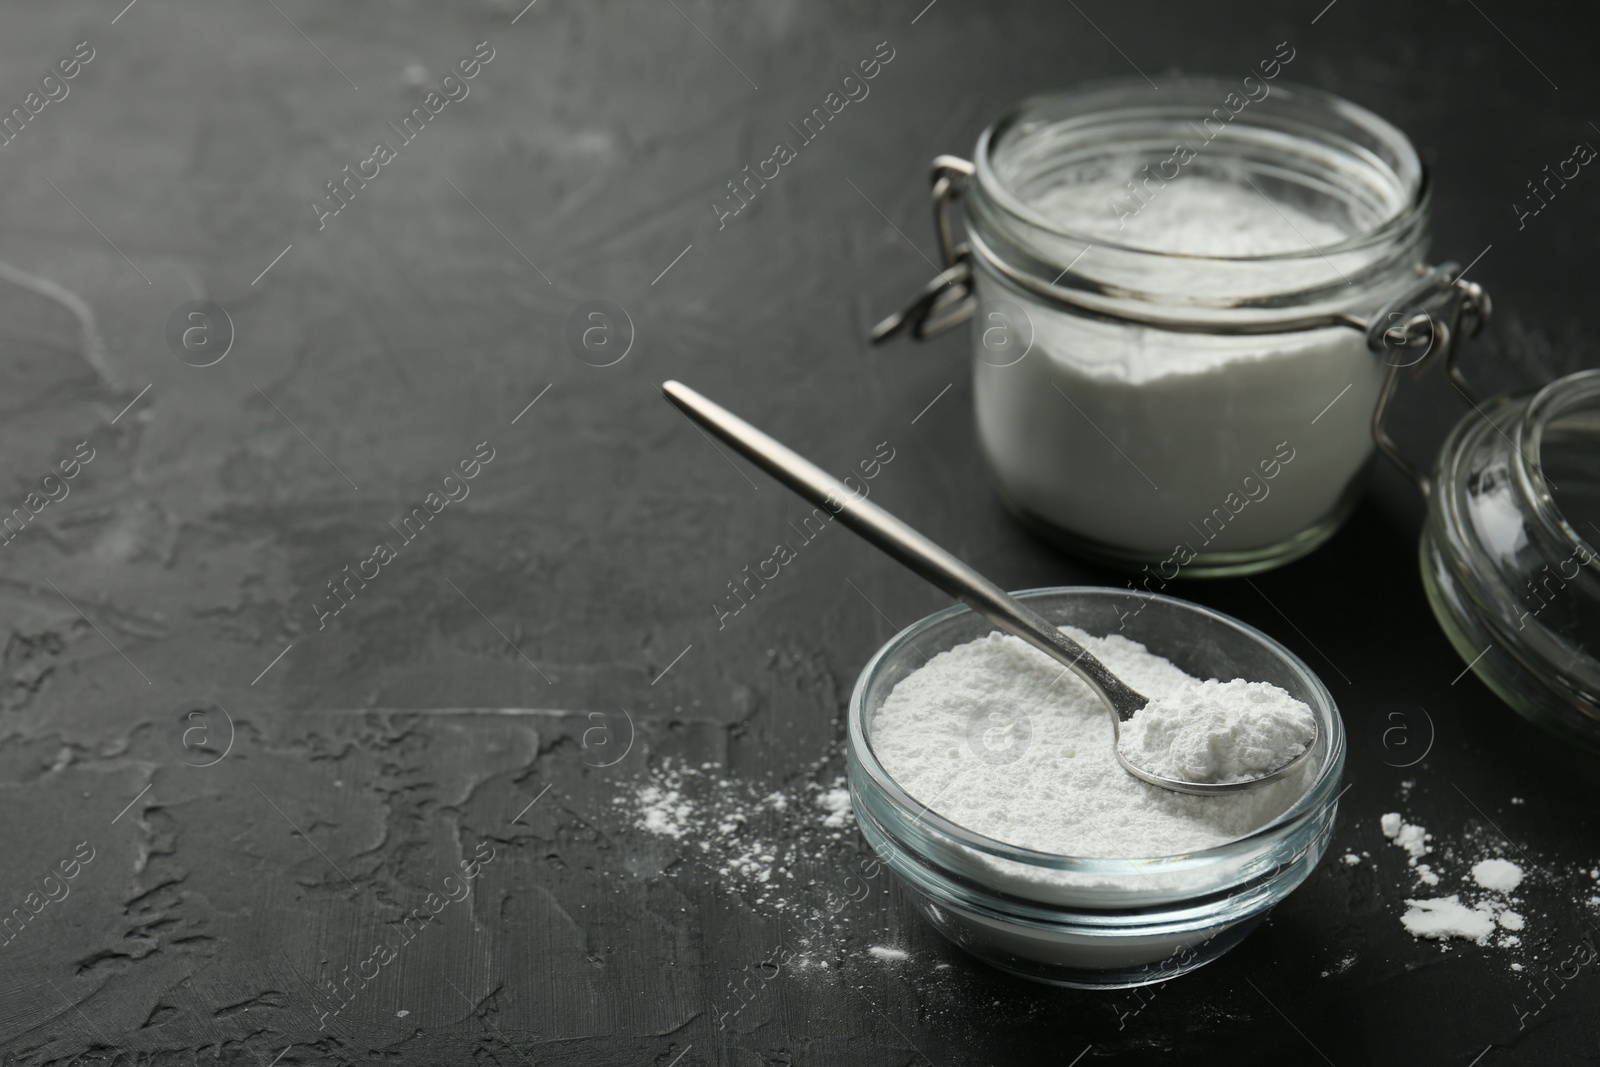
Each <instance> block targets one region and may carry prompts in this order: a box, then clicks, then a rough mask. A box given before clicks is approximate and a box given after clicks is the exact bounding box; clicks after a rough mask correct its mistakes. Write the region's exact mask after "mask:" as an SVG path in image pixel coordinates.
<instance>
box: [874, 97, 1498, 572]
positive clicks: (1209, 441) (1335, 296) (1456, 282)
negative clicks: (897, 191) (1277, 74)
mask: <svg viewBox="0 0 1600 1067" xmlns="http://www.w3.org/2000/svg"><path fill="white" fill-rule="evenodd" d="M1252 81H1254V82H1255V91H1254V92H1251V93H1250V94H1249V96H1248V98H1247V97H1246V96H1241V94H1240V93H1239V92H1238V90H1239V88H1240V86H1239V85H1237V84H1234V83H1230V82H1226V81H1222V80H1217V79H1210V78H1189V79H1177V80H1174V81H1171V82H1169V83H1168V84H1167V85H1165V86H1163V88H1162V90H1161V92H1160V93H1159V94H1157V93H1155V92H1154V90H1152V89H1151V88H1150V86H1148V85H1147V84H1146V83H1144V82H1143V81H1140V80H1117V81H1112V82H1106V83H1096V84H1091V85H1087V86H1083V87H1079V88H1074V89H1071V90H1067V91H1065V92H1060V93H1054V94H1050V95H1046V96H1040V97H1035V98H1032V99H1030V100H1026V101H1024V102H1022V103H1021V104H1019V105H1017V106H1015V107H1014V108H1012V109H1011V110H1010V111H1008V112H1007V113H1006V114H1005V115H1003V116H1002V117H1001V118H1000V119H999V120H998V121H997V122H996V123H995V124H994V125H993V126H991V127H990V128H989V129H988V130H986V131H985V132H984V133H983V135H982V137H980V138H979V141H978V146H977V153H976V162H968V161H966V160H963V159H959V158H956V157H953V156H941V157H939V158H938V159H937V160H936V161H935V163H934V168H933V202H934V230H935V233H936V234H937V237H938V242H939V248H940V252H941V254H942V255H943V257H944V263H945V269H944V270H943V271H942V272H941V273H940V274H939V276H938V277H936V278H935V279H933V281H931V282H930V283H929V284H928V285H927V286H926V287H925V288H924V289H923V291H922V292H921V293H920V294H919V295H918V296H917V298H916V299H915V300H913V301H912V302H911V303H910V304H909V305H908V306H907V307H906V308H905V310H903V311H901V312H899V313H897V314H895V315H892V316H890V317H889V318H887V319H885V320H884V321H883V322H881V323H880V324H879V325H878V326H877V328H876V329H875V330H874V331H873V334H872V337H873V340H874V341H883V340H886V339H888V338H889V337H892V336H894V335H895V334H897V333H899V332H900V331H902V330H907V331H909V332H910V333H911V334H912V336H914V337H918V338H925V337H931V336H933V335H935V334H937V333H940V332H942V331H944V330H946V329H949V328H950V327H951V326H954V325H956V324H957V323H959V322H962V321H965V320H967V319H968V318H971V319H972V320H973V353H974V357H975V358H974V361H973V374H974V383H973V392H974V400H975V404H976V409H977V425H978V436H979V440H980V442H981V444H982V447H983V451H984V454H985V456H986V458H987V459H988V462H989V465H990V468H991V470H992V471H993V473H994V475H995V478H996V481H997V483H998V486H999V490H1000V493H1001V496H1002V497H1003V499H1004V500H1005V501H1006V503H1007V505H1008V507H1010V509H1011V510H1012V511H1013V512H1014V513H1015V514H1017V515H1018V516H1019V517H1020V518H1021V519H1022V520H1023V521H1024V522H1026V523H1028V524H1029V525H1030V526H1032V527H1033V528H1035V529H1036V530H1039V531H1041V532H1042V533H1044V534H1045V535H1046V536H1048V537H1050V538H1052V539H1054V540H1056V541H1058V542H1060V543H1062V544H1063V545H1065V546H1066V547H1068V548H1070V549H1071V550H1073V551H1075V552H1077V553H1079V554H1082V555H1085V556H1088V557H1090V558H1093V559H1096V560H1099V561H1101V562H1105V563H1110V564H1113V565H1117V566H1121V567H1124V568H1128V569H1133V570H1140V569H1143V570H1144V571H1145V572H1147V573H1148V574H1150V575H1152V576H1159V577H1160V578H1161V579H1162V580H1163V581H1165V580H1168V579H1171V578H1174V577H1177V576H1178V575H1180V574H1181V575H1183V576H1185V577H1200V576H1206V575H1227V574H1245V573H1251V572H1254V571H1260V570H1265V569H1267V568H1270V567H1274V566H1277V565H1279V564H1282V563H1285V562H1287V561H1289V560H1292V559H1295V558H1297V557H1299V556H1301V555H1304V554H1305V553H1307V552H1310V551H1311V550H1312V549H1314V548H1316V547H1317V546H1318V545H1319V544H1321V543H1322V542H1323V541H1325V540H1326V539H1327V538H1328V537H1329V536H1331V535H1332V534H1333V532H1334V530H1335V529H1337V527H1338V525H1339V523H1340V522H1341V521H1342V520H1343V519H1344V517H1345V516H1346V515H1347V514H1348V513H1349V511H1350V510H1351V509H1352V507H1353V506H1354V503H1355V500H1356V497H1357V496H1358V493H1359V485H1358V483H1357V475H1358V474H1359V473H1360V471H1361V469H1362V468H1363V466H1364V465H1365V463H1366V462H1367V460H1368V458H1369V457H1370V455H1371V453H1372V448H1373V443H1374V436H1375V435H1374V430H1375V429H1377V430H1378V433H1377V434H1376V436H1377V441H1378V444H1379V445H1380V446H1382V447H1383V448H1384V451H1385V452H1387V453H1390V454H1391V455H1395V456H1396V457H1397V458H1399V459H1400V461H1401V462H1402V464H1404V460H1403V457H1398V456H1397V454H1396V453H1394V450H1393V449H1392V447H1391V446H1390V444H1389V442H1388V439H1387V438H1386V437H1385V436H1383V435H1382V433H1381V423H1379V422H1376V421H1375V415H1377V414H1378V409H1379V407H1380V406H1381V405H1383V404H1384V403H1386V401H1387V399H1388V397H1389V396H1390V395H1391V394H1392V392H1393V388H1394V380H1395V375H1396V374H1397V372H1398V370H1399V369H1401V368H1403V367H1406V366H1411V365H1414V364H1417V363H1419V362H1420V361H1421V360H1422V359H1423V358H1424V357H1426V356H1430V355H1432V356H1438V355H1440V354H1442V355H1443V356H1444V357H1445V359H1446V361H1447V362H1452V355H1451V353H1452V352H1453V350H1454V347H1455V343H1456V340H1457V338H1458V337H1459V336H1460V335H1461V334H1463V333H1473V332H1476V330H1477V329H1478V328H1479V327H1481V325H1482V324H1483V322H1484V320H1485V319H1486V318H1487V316H1488V312H1489V302H1488V299H1487V297H1486V296H1485V295H1484V293H1483V291H1482V290H1481V289H1480V288H1479V287H1478V286H1476V285H1475V284H1473V283H1470V282H1467V281H1465V280H1463V279H1461V278H1459V276H1458V275H1459V273H1460V272H1459V270H1458V269H1457V268H1456V267H1455V266H1454V265H1453V264H1446V265H1444V266H1440V267H1436V268H1432V269H1429V268H1428V267H1426V265H1425V258H1424V257H1425V254H1426V250H1427V240H1428V217H1429V204H1430V193H1429V184H1428V180H1427V175H1426V172H1425V171H1424V169H1423V167H1422V164H1421V162H1420V160H1419V159H1418V158H1417V154H1416V151H1415V150H1414V149H1413V147H1412V146H1411V143H1410V142H1409V141H1408V140H1407V139H1406V137H1405V135H1404V134H1402V133H1401V132H1400V131H1399V130H1397V129H1396V128H1395V127H1393V126H1391V125H1390V124H1389V123H1387V122H1385V121H1383V120H1382V119H1380V118H1378V117H1377V116H1376V115H1373V114H1372V113H1370V112H1368V111H1366V110H1364V109H1362V108H1359V107H1356V106H1355V105H1353V104H1350V103H1348V102H1346V101H1344V100H1341V99H1339V98H1337V97H1334V96H1330V95H1328V94H1325V93H1320V92H1316V91H1314V90H1309V89H1303V88H1298V87H1295V88H1289V87H1286V86H1284V85H1282V84H1281V83H1278V84H1271V85H1268V84H1267V83H1265V82H1263V81H1260V80H1256V79H1252ZM958 200H959V202H960V204H961V207H962V216H963V221H964V223H965V230H966V235H965V240H964V241H962V242H960V243H957V240H956V237H955V222H954V219H953V217H952V216H953V212H952V210H951V209H952V207H953V206H954V205H955V204H956V203H957V201H958ZM1200 209H1205V210H1200ZM1252 217H1254V218H1255V222H1254V223H1252V222H1251V218H1252ZM1265 224H1270V225H1271V227H1273V228H1275V229H1276V230H1277V231H1278V235H1277V236H1272V235H1268V236H1266V237H1263V236H1262V235H1263V233H1265ZM1252 225H1254V226H1255V230H1254V231H1252V229H1251V227H1252ZM1280 238H1286V240H1285V239H1280ZM1216 248H1220V249H1221V251H1210V249H1216ZM1199 249H1206V251H1200V250H1199ZM1453 376H1454V374H1453Z"/></svg>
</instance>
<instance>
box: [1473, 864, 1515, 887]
mask: <svg viewBox="0 0 1600 1067" xmlns="http://www.w3.org/2000/svg"><path fill="white" fill-rule="evenodd" d="M1472 880H1473V881H1474V882H1477V883H1478V884H1479V885H1481V886H1483V888H1485V889H1492V890H1494V891H1495V892H1497V893H1509V892H1511V891H1512V890H1514V889H1516V888H1517V886H1519V885H1521V884H1522V868H1521V867H1518V866H1517V865H1516V864H1515V863H1512V862H1511V861H1510V860H1501V859H1491V860H1480V861H1478V862H1477V863H1474V864H1473V865H1472Z"/></svg>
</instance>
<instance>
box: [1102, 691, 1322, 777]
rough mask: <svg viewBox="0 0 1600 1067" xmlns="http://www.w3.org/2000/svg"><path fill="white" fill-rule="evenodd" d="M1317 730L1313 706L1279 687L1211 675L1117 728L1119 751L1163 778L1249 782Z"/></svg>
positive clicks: (1154, 702) (1302, 746) (1274, 767)
mask: <svg viewBox="0 0 1600 1067" xmlns="http://www.w3.org/2000/svg"><path fill="white" fill-rule="evenodd" d="M1316 732H1317V720H1316V716H1314V715H1313V714H1312V713H1311V709H1310V708H1309V707H1307V706H1306V704H1305V703H1304V702H1303V701H1299V700H1296V699H1295V698H1294V697H1292V696H1290V695H1289V694H1288V693H1286V692H1284V691H1283V690H1282V689H1279V688H1278V687H1277V686H1275V685H1272V684H1271V683H1268V682H1247V681H1245V680H1244V679H1243V678H1235V679H1234V680H1233V681H1231V682H1219V681H1217V680H1216V679H1215V678H1213V679H1211V680H1209V681H1205V682H1200V683H1199V684H1197V685H1192V686H1186V687H1184V688H1182V689H1179V690H1178V691H1177V692H1176V693H1174V694H1172V695H1171V696H1166V697H1155V698H1152V699H1151V701H1150V703H1149V704H1147V705H1145V706H1144V707H1143V708H1142V709H1140V710H1139V711H1137V712H1135V713H1134V716H1133V718H1132V719H1130V720H1128V722H1126V723H1124V724H1123V726H1122V754H1123V755H1124V756H1126V757H1127V758H1128V762H1130V763H1132V764H1133V765H1134V766H1136V767H1139V768H1142V769H1143V770H1146V771H1150V772H1152V773H1153V774H1156V775H1159V776H1160V777H1162V778H1175V779H1178V780H1179V781H1185V782H1215V783H1225V782H1247V781H1250V780H1251V779H1254V778H1260V777H1262V776H1264V775H1267V774H1271V773H1272V772H1273V771H1276V770H1278V769H1279V768H1280V767H1282V766H1284V765H1285V764H1287V763H1288V762H1289V761H1290V760H1292V759H1294V758H1295V757H1296V756H1298V755H1300V754H1301V753H1302V752H1304V751H1305V750H1306V748H1307V747H1308V746H1310V744H1311V742H1312V740H1313V739H1314V738H1315V737H1316Z"/></svg>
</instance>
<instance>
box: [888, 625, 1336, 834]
mask: <svg viewBox="0 0 1600 1067" xmlns="http://www.w3.org/2000/svg"><path fill="white" fill-rule="evenodd" d="M1062 629H1063V632H1065V633H1067V634H1068V635H1070V636H1071V637H1072V639H1073V640H1075V641H1077V642H1079V643H1080V644H1082V645H1083V646H1084V648H1086V649H1088V650H1089V652H1090V653H1091V654H1093V655H1094V656H1096V657H1098V658H1099V659H1100V660H1101V662H1103V663H1104V664H1105V665H1106V666H1107V667H1108V668H1110V669H1111V671H1112V672H1113V673H1115V674H1116V675H1118V676H1119V677H1121V678H1122V679H1123V680H1125V681H1126V682H1127V683H1128V684H1129V685H1131V686H1132V687H1133V688H1135V689H1137V690H1138V691H1139V692H1141V693H1143V694H1144V695H1145V696H1147V697H1150V698H1151V699H1152V700H1156V699H1171V698H1173V697H1174V696H1175V695H1177V694H1178V693H1179V692H1180V691H1182V690H1184V689H1186V688H1188V687H1192V686H1196V685H1198V684H1199V680H1198V679H1196V678H1193V677H1191V676H1189V675H1188V674H1185V673H1184V672H1183V671H1182V670H1180V669H1179V668H1177V667H1176V666H1174V665H1173V664H1172V663H1171V662H1169V661H1168V660H1166V659H1164V658H1162V657H1161V656H1157V655H1154V654H1152V653H1150V652H1148V651H1146V649H1145V647H1144V646H1143V645H1141V644H1139V643H1137V642H1135V641H1130V640H1128V639H1127V638H1125V637H1122V636H1120V635H1117V634H1113V635H1111V636H1109V637H1093V636H1091V635H1089V634H1087V633H1084V632H1083V631H1081V630H1077V629H1075V628H1072V627H1063V628H1062ZM869 733H870V739H871V745H872V750H873V752H874V753H876V755H877V757H878V760H879V762H881V763H882V764H883V768H884V770H885V771H887V772H888V774H889V776H890V777H891V778H893V779H894V780H895V781H896V782H898V783H899V784H900V786H901V788H903V789H905V791H906V792H907V793H909V794H910V795H911V796H912V797H913V798H915V799H916V800H917V801H918V802H920V803H924V804H927V805H928V806H929V807H930V808H931V809H932V810H933V811H935V812H937V813H939V814H940V815H943V816H944V817H945V818H947V819H949V820H951V821H952V822H954V823H956V824H958V825H960V826H964V827H966V828H967V829H969V830H972V831H975V832H977V833H980V834H983V835H985V836H988V837H992V838H996V839H998V840H1001V841H1005V842H1007V843H1009V844H1012V845H1017V846H1020V847H1023V848H1031V849H1036V850H1038V851H1042V852H1051V853H1056V854H1059V855H1068V856H1084V857H1091V856H1099V857H1108V856H1116V857H1148V856H1170V855H1175V854H1178V853H1184V852H1192V851H1195V850H1198V849H1204V848H1210V847H1213V846H1215V845H1220V844H1222V843H1224V842H1226V841H1231V840H1234V839H1236V838H1239V837H1243V836H1245V835H1246V834H1249V833H1251V832H1253V831H1255V830H1258V829H1260V828H1261V827H1263V826H1265V825H1266V824H1267V823H1269V822H1271V821H1272V820H1273V819H1274V818H1276V817H1277V816H1278V815H1280V814H1282V813H1283V812H1284V811H1285V810H1286V809H1287V808H1288V807H1289V806H1290V805H1291V804H1293V803H1294V802H1295V800H1296V799H1298V798H1299V797H1300V795H1301V794H1303V793H1304V792H1305V790H1306V789H1307V787H1308V786H1309V784H1310V781H1311V778H1312V776H1313V775H1314V773H1315V768H1314V767H1312V766H1310V765H1307V766H1305V767H1303V768H1300V769H1297V770H1295V771H1294V772H1293V773H1291V774H1290V775H1288V776H1287V777H1285V778H1284V779H1283V780H1281V781H1278V782H1272V783H1270V784H1268V785H1265V786H1261V787H1259V788H1257V789H1252V790H1248V791H1244V792H1238V793H1231V794H1224V795H1220V796H1206V797H1202V796H1189V795H1185V794H1182V793H1175V792H1173V791H1171V790H1168V789H1162V788H1160V787H1158V786H1154V785H1150V784H1148V783H1146V782H1142V781H1140V780H1139V779H1137V778H1134V777H1133V776H1132V775H1130V774H1128V773H1127V771H1125V770H1123V769H1122V766H1121V764H1119V763H1118V762H1117V758H1116V754H1115V753H1114V752H1113V751H1112V743H1113V742H1112V734H1111V718H1110V712H1109V711H1108V710H1107V709H1106V707H1105V705H1104V704H1102V703H1101V702H1100V700H1099V698H1098V697H1096V696H1095V695H1094V693H1093V692H1092V691H1091V690H1090V689H1089V687H1088V686H1087V685H1085V684H1084V683H1083V682H1081V681H1080V680H1079V679H1078V677H1077V676H1076V675H1074V674H1072V673H1071V672H1070V671H1067V670H1065V669H1064V668H1062V666H1061V665H1060V664H1059V663H1057V662H1056V661H1055V660H1053V659H1051V658H1050V657H1048V656H1046V655H1045V654H1044V653H1042V652H1040V651H1038V650H1037V649H1035V648H1033V647H1032V646H1031V645H1028V644H1026V643H1025V642H1023V641H1021V640H1019V639H1017V638H1015V637H1012V636H1010V635H1008V634H999V633H992V634H988V635H987V636H984V637H980V638H978V639H977V640H975V641H969V642H967V643H966V644H964V645H959V646H957V647H955V648H952V649H950V650H949V651H946V652H941V653H939V654H938V655H937V656H934V657H933V658H932V659H930V660H929V661H928V662H927V664H926V665H925V666H923V667H922V668H920V669H919V670H916V671H914V672H912V673H911V674H909V675H907V676H906V677H905V678H903V679H901V680H900V682H899V684H897V685H896V686H895V688H894V691H893V692H891V693H890V694H889V696H888V698H887V699H885V701H884V702H883V706H882V707H881V708H879V709H878V713H877V715H876V716H875V717H874V719H873V720H872V723H871V727H870V731H869Z"/></svg>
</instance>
